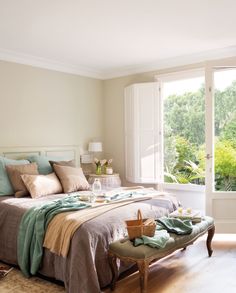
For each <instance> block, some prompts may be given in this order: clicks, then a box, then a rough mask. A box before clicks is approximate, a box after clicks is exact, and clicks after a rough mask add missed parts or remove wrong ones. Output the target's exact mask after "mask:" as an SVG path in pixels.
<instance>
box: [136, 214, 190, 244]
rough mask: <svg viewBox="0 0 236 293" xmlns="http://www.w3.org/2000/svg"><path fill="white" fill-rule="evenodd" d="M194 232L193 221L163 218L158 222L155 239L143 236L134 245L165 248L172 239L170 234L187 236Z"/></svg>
mask: <svg viewBox="0 0 236 293" xmlns="http://www.w3.org/2000/svg"><path fill="white" fill-rule="evenodd" d="M192 230H193V226H192V222H191V220H181V219H178V218H168V217H162V218H160V219H158V220H157V227H156V232H155V235H154V236H153V237H148V236H142V237H140V238H135V239H134V241H133V245H134V246H139V245H142V244H145V245H148V246H150V247H152V248H164V247H165V246H166V243H167V242H168V240H169V239H170V235H169V233H175V234H178V235H185V234H191V232H192ZM168 232H169V233H168Z"/></svg>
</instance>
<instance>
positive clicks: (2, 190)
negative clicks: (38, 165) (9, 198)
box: [0, 157, 29, 196]
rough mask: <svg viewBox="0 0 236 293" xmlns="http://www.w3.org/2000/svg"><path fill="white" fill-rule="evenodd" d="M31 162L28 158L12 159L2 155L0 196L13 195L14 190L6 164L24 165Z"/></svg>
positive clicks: (0, 159) (0, 158) (0, 162)
mask: <svg viewBox="0 0 236 293" xmlns="http://www.w3.org/2000/svg"><path fill="white" fill-rule="evenodd" d="M23 164H29V161H27V160H12V159H7V158H5V157H0V196H4V195H13V194H14V190H13V187H12V185H11V182H10V180H9V178H8V176H7V171H6V165H23Z"/></svg>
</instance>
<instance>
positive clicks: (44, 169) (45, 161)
mask: <svg viewBox="0 0 236 293" xmlns="http://www.w3.org/2000/svg"><path fill="white" fill-rule="evenodd" d="M27 159H28V160H29V161H30V162H31V163H34V162H35V163H37V164H38V171H39V174H43V175H47V174H50V173H52V172H53V168H52V165H51V164H50V162H49V161H53V162H60V163H62V162H64V164H66V163H65V162H71V163H69V164H71V165H72V163H73V161H64V158H62V157H47V156H36V155H35V156H29V157H27ZM62 160H63V161H62ZM72 167H74V165H73V166H72Z"/></svg>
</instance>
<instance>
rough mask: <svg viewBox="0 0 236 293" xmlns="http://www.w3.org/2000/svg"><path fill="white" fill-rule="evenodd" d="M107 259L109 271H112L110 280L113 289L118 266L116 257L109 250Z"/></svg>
mask: <svg viewBox="0 0 236 293" xmlns="http://www.w3.org/2000/svg"><path fill="white" fill-rule="evenodd" d="M108 259H109V263H110V267H111V271H112V281H111V286H110V287H111V290H112V291H113V290H114V289H115V286H116V281H117V279H118V267H117V263H116V260H117V257H116V255H115V254H113V253H111V252H109V254H108Z"/></svg>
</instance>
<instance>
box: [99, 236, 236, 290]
mask: <svg viewBox="0 0 236 293" xmlns="http://www.w3.org/2000/svg"><path fill="white" fill-rule="evenodd" d="M212 247H213V250H214V251H213V255H212V257H211V258H209V257H208V256H207V249H206V246H205V237H202V238H199V239H198V240H197V241H196V242H195V243H194V245H191V246H189V247H188V248H187V250H185V251H177V252H176V253H175V254H173V255H171V256H169V257H167V258H165V259H163V260H160V261H159V262H156V263H155V264H152V265H151V266H150V269H149V279H148V293H234V292H235V293H236V235H226V234H224V235H223V234H215V236H214V239H213V242H212ZM138 277H139V276H138V273H134V274H132V275H130V276H128V277H126V278H124V279H122V280H120V281H118V282H117V286H116V289H115V290H114V291H113V292H114V293H140V289H139V279H138ZM104 292H105V293H108V292H110V289H107V290H105V291H104Z"/></svg>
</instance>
